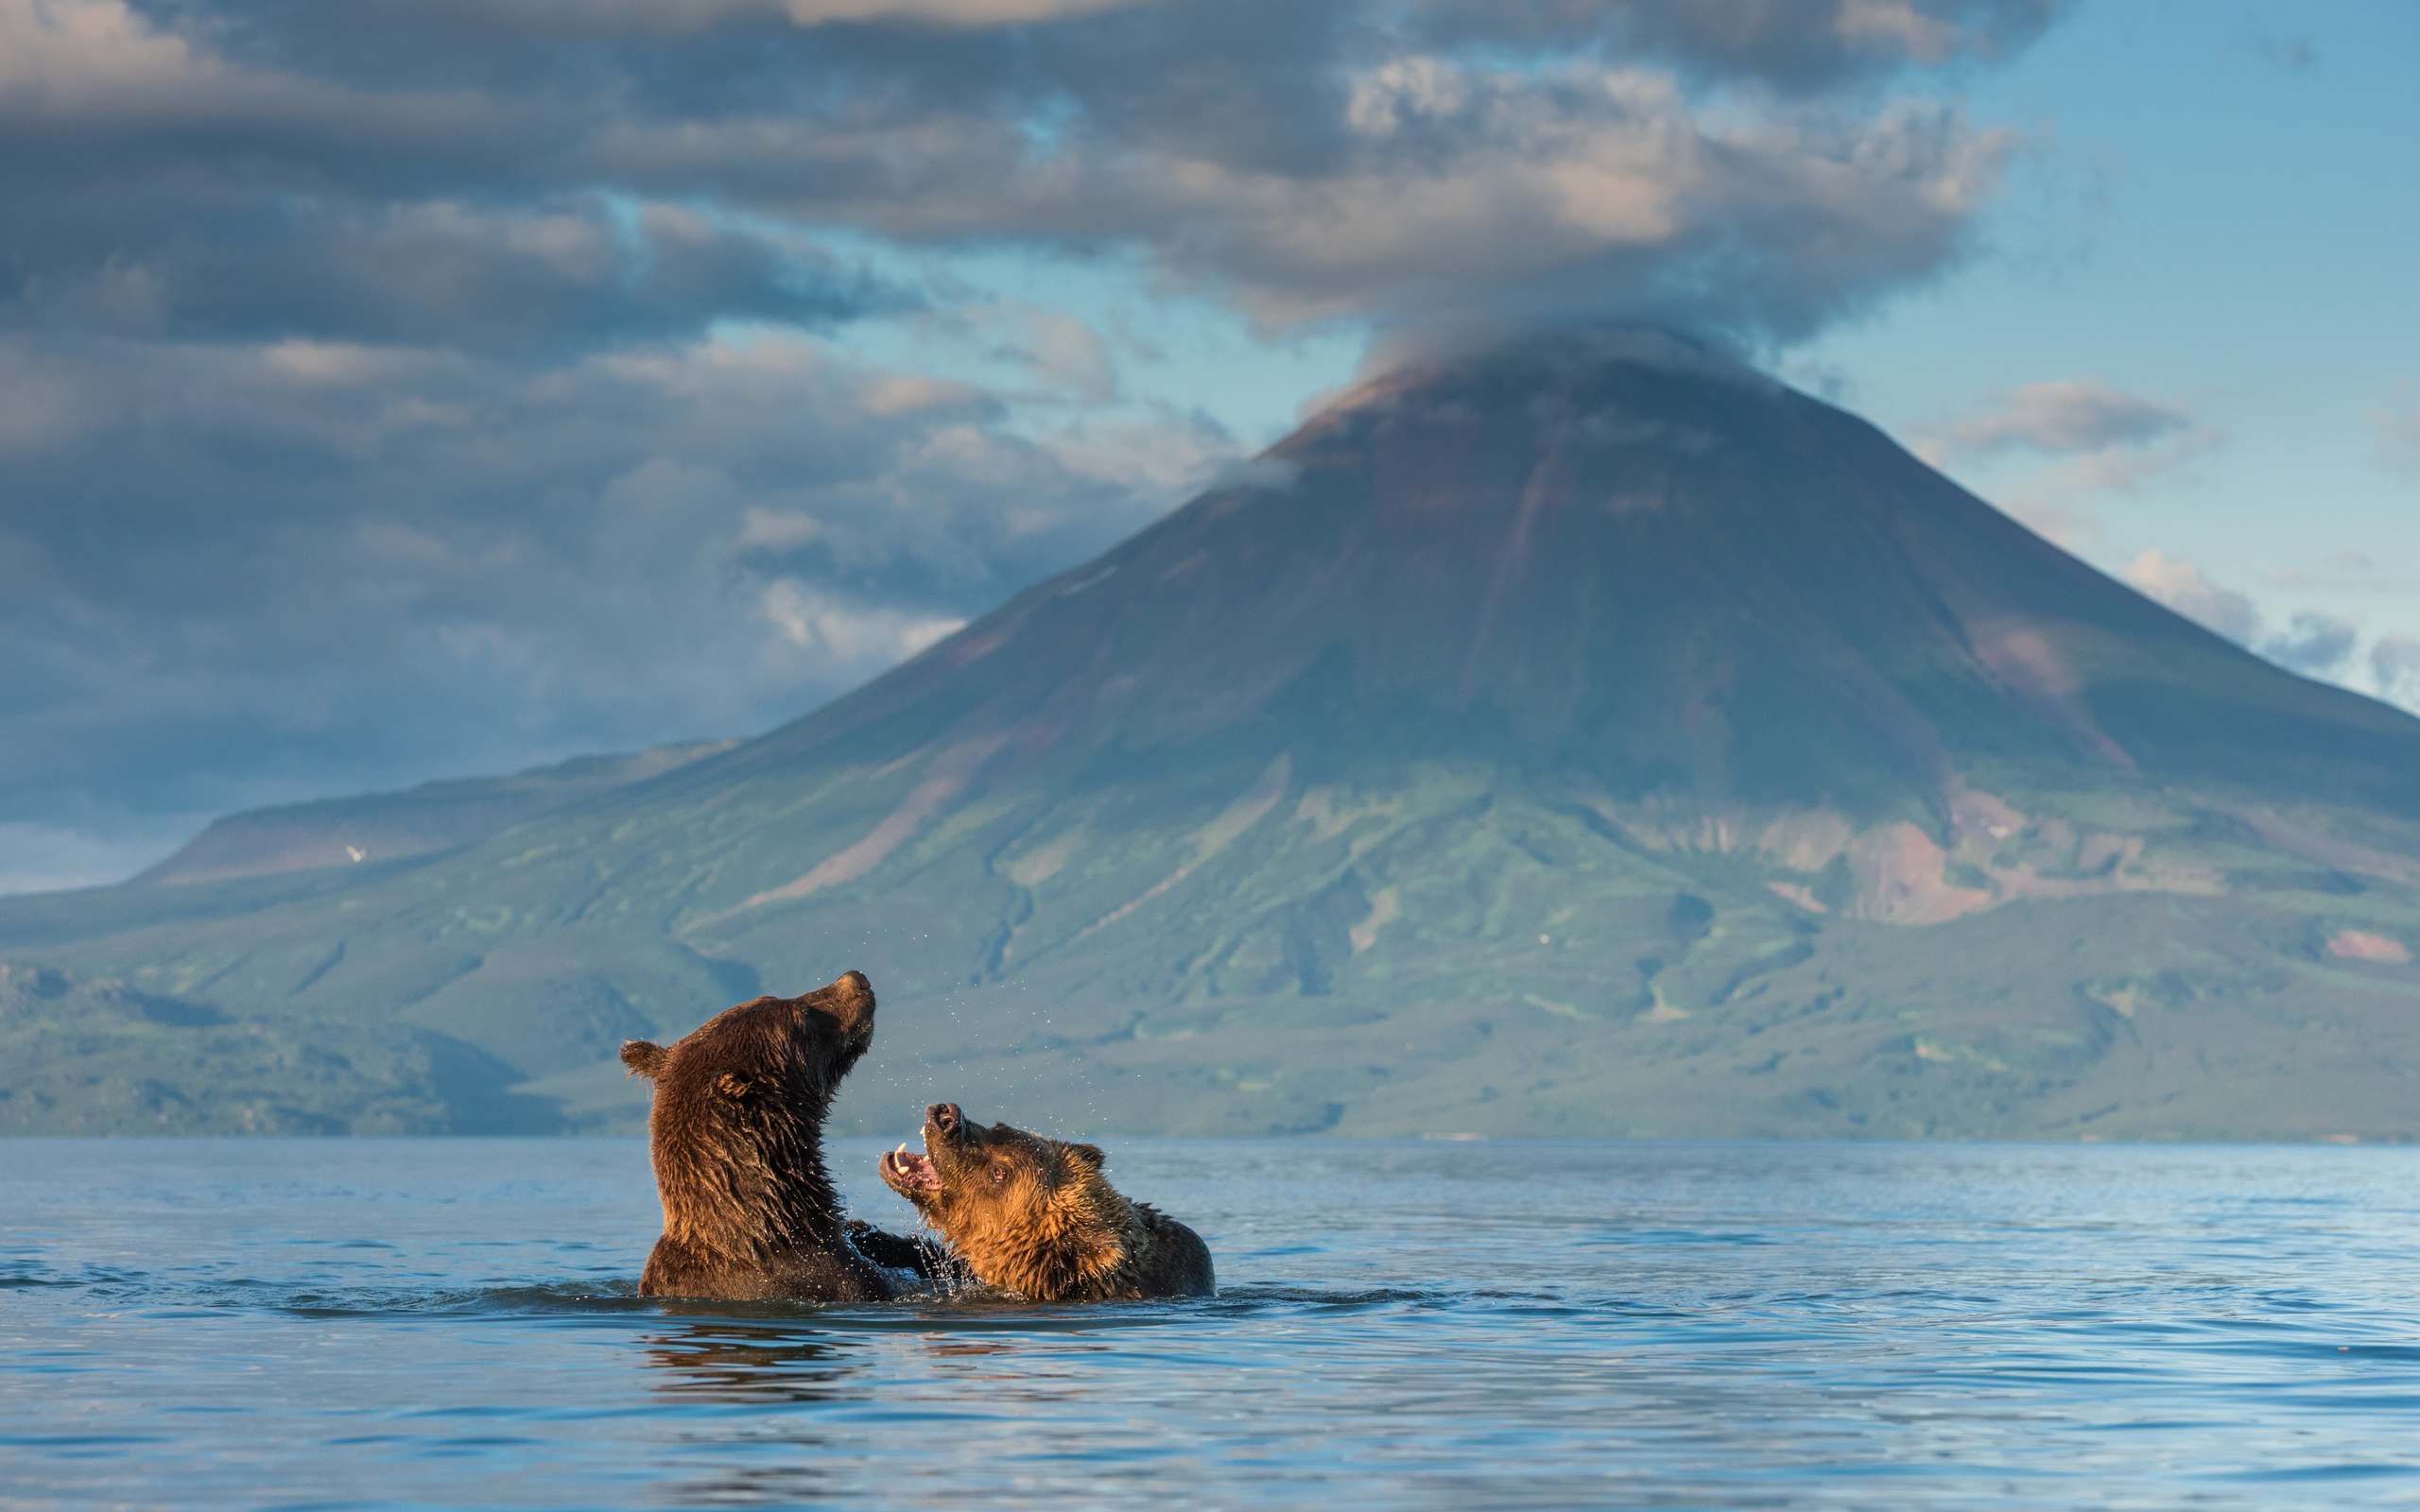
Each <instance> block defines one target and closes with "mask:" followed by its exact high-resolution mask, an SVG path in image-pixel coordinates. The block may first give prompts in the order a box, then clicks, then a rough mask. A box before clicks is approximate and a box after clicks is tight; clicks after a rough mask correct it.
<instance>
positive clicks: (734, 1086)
mask: <svg viewBox="0 0 2420 1512" xmlns="http://www.w3.org/2000/svg"><path fill="white" fill-rule="evenodd" d="M755 1086H756V1084H755V1083H754V1082H752V1081H750V1080H749V1079H748V1078H747V1077H745V1076H743V1075H741V1074H739V1073H737V1072H735V1071H726V1072H724V1073H723V1074H721V1075H719V1076H717V1077H716V1078H715V1091H718V1092H720V1093H722V1094H723V1095H724V1096H725V1097H728V1098H730V1099H731V1100H732V1101H733V1102H737V1101H739V1100H740V1099H741V1098H743V1097H745V1096H747V1095H748V1094H749V1093H750V1092H751V1091H754V1090H755Z"/></svg>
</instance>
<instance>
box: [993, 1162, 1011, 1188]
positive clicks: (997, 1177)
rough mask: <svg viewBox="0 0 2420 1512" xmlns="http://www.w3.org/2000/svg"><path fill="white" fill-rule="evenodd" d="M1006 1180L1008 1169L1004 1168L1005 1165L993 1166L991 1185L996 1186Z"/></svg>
mask: <svg viewBox="0 0 2420 1512" xmlns="http://www.w3.org/2000/svg"><path fill="white" fill-rule="evenodd" d="M1008 1178H1009V1168H1008V1167H1007V1166H1005V1165H995V1166H994V1167H992V1184H993V1185H994V1186H998V1185H999V1184H1000V1183H1001V1182H1003V1181H1006V1180H1007V1179H1008Z"/></svg>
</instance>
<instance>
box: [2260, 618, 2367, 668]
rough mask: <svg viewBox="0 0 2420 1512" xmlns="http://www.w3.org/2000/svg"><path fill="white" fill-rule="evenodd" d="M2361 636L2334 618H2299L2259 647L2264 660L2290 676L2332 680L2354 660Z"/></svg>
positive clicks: (2294, 619)
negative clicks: (2286, 671)
mask: <svg viewBox="0 0 2420 1512" xmlns="http://www.w3.org/2000/svg"><path fill="white" fill-rule="evenodd" d="M2359 634H2360V632H2359V630H2357V629H2355V628H2354V627H2352V626H2351V625H2349V624H2347V623H2345V622H2344V621H2342V620H2340V619H2338V618H2336V617H2335V616H2334V615H2332V614H2318V613H2310V612H2304V613H2300V614H2296V615H2295V616H2294V617H2293V620H2292V621H2291V623H2290V624H2289V625H2288V626H2287V627H2286V628H2285V629H2283V630H2281V631H2279V632H2277V633H2276V634H2274V635H2272V636H2270V637H2268V638H2267V639H2265V640H2263V641H2262V642H2261V643H2260V645H2259V647H2258V649H2259V652H2260V654H2261V655H2262V656H2265V657H2267V658H2268V659H2269V660H2270V661H2272V662H2276V663H2277V664H2278V665H2279V666H2281V667H2284V668H2286V669H2287V670H2288V671H2290V672H2299V673H2301V674H2303V675H2304V676H2305V677H2308V678H2325V677H2332V676H2334V675H2335V674H2337V673H2339V672H2341V671H2342V670H2344V668H2346V667H2347V666H2348V665H2350V664H2351V662H2352V660H2353V643H2354V641H2356V640H2357V639H2359Z"/></svg>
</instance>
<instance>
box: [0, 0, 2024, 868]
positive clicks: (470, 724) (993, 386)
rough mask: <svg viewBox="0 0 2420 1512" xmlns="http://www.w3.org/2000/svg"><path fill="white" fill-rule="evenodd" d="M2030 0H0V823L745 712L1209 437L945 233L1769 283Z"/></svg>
mask: <svg viewBox="0 0 2420 1512" xmlns="http://www.w3.org/2000/svg"><path fill="white" fill-rule="evenodd" d="M2062 9H2064V8H2063V7H2062V6H2061V5H2059V4H2057V3H2054V0H1504V3H1485V4H1482V3H1478V0H1340V3H1338V4H1335V5H1304V4H1300V3H1299V0H648V3H640V0H596V3H587V0H408V3H406V0H342V3H338V0H291V3H281V4H278V5H273V6H237V5H233V4H230V3H227V0H190V3H186V0H178V3H173V4H172V3H168V0H140V3H128V0H0V202H5V203H6V204H7V205H8V206H9V215H8V217H7V225H6V228H5V229H4V230H0V708H5V709H7V711H8V713H7V716H6V717H7V724H6V725H5V727H0V733H5V738H0V824H9V823H14V824H20V825H24V824H37V825H44V826H48V827H49V828H48V829H46V830H45V831H44V832H43V833H46V834H47V833H53V832H56V834H57V835H65V836H68V837H69V838H67V839H61V840H57V841H56V844H54V843H53V841H50V840H45V841H43V845H45V846H50V847H52V850H53V851H56V852H57V854H59V855H61V856H67V857H68V858H69V859H68V860H66V861H61V862H60V863H59V864H57V865H52V864H51V863H49V862H44V863H43V868H47V869H42V870H41V874H42V875H43V876H52V877H64V876H71V875H72V876H82V875H84V874H85V873H84V872H82V871H79V870H78V869H77V868H78V867H82V866H85V865H86V863H85V862H83V861H77V860H75V859H74V857H75V856H78V855H82V856H87V857H89V856H93V855H100V854H103V853H104V850H95V849H93V848H95V847H100V848H104V849H105V848H106V847H107V846H110V845H116V844H119V843H121V842H120V840H119V839H118V838H113V837H116V836H123V835H130V834H138V833H140V834H150V835H154V838H155V839H156V835H155V834H154V832H153V831H151V830H145V829H143V828H142V826H143V825H145V824H156V823H167V822H170V821H171V820H174V821H175V822H180V823H182V822H184V820H185V819H186V818H189V817H190V816H194V815H197V814H203V813H208V812H212V811H215V810H222V809H225V808H228V807H233V806H236V805H239V804H245V803H252V802H261V801H271V800H283V799H292V798H297V797H303V796H310V795H314V794H319V793H327V792H333V791H345V790H360V789H364V788H370V787H378V786H388V785H397V784H402V783H405V782H412V781H417V780H420V779H423V778H427V777H432V776H439V775H446V774H454V773H466V772H475V771H483V770H502V769H510V768H514V767H519V766H527V765H532V764H534V763H536V762H539V761H543V760H547V759H551V758H554V757H559V756H562V755H566V754H570V753H573V752H575V751H578V750H580V749H595V748H608V747H621V748H630V747H638V746H644V745H648V744H651V743H654V742H657V741H661V740H665V739H670V738H678V737H683V736H691V735H700V734H725V733H737V732H744V731H750V730H759V729H763V728H766V727H767V726H769V725H771V724H774V723H777V722H779V721H780V720H782V719H785V718H787V717H790V716H793V715H795V714H797V713H801V712H803V711H804V710H805V709H807V708H809V707H812V706H813V705H814V704H816V703H818V702H820V701H821V700H822V699H824V698H826V697H828V696H832V695H833V694H835V693H837V692H838V691H841V690H842V689H843V688H845V687H846V686H848V685H850V684H851V683H853V682H854V681H856V679H860V678H862V677H863V676H865V675H867V674H868V673H869V672H871V671H873V670H875V669H877V668H879V667H880V666H881V665H883V664H885V663H886V662H890V661H891V660H895V659H896V658H898V657H900V656H903V655H907V654H910V653H912V652H913V651H914V650H915V649H916V648H917V647H918V646H920V645H922V644H928V643H929V641H930V640H931V639H932V638H933V637H934V636H936V635H939V634H942V633H943V632H944V631H945V630H946V628H947V627H950V626H952V625H955V624H957V623H959V622H961V621H963V620H965V619H966V618H968V617H969V616H971V615H974V614H977V613H980V612H982V611H984V610H988V609H989V608H991V607H992V606H993V605H994V604H996V603H997V602H999V601H1000V600H1001V599H1003V598H1005V597H1006V596H1008V595H1009V594H1010V593H1012V592H1014V591H1015V590H1016V589H1018V588H1020V587H1022V586H1024V585H1026V584H1028V583H1030V582H1032V581H1034V580H1036V579H1038V578H1040V577H1042V576H1046V575H1048V574H1049V573H1051V572H1055V571H1058V570H1060V569H1062V568H1063V567H1065V566H1067V565H1068V564H1070V563H1071V562H1073V561H1075V560H1077V559H1080V558H1081V557H1083V556H1084V555H1086V554H1088V553H1090V552H1092V551H1094V550H1097V549H1098V548H1100V547H1101V546H1104V545H1106V544H1107V543H1109V542H1110V541H1113V540H1115V539H1116V538H1117V537H1119V536H1121V535H1124V534H1126V533H1127V532H1129V531H1130V530H1132V528H1134V527H1136V526H1137V525H1139V524H1142V523H1143V522H1145V521H1146V520H1148V519H1150V518H1151V517H1152V516H1153V515H1155V514H1156V513H1157V512H1159V511H1161V510H1163V509H1165V508H1166V507H1168V506H1169V505H1171V504H1173V503H1174V502H1176V501H1177V500H1178V499H1180V498H1181V497H1182V496H1183V495H1184V492H1185V491H1186V490H1189V489H1191V488H1193V487H1196V486H1199V485H1200V484H1201V482H1202V481H1203V480H1205V479H1208V478H1210V477H1213V476H1215V475H1219V471H1220V469H1222V468H1226V467H1229V466H1231V465H1233V464H1235V463H1236V462H1237V461H1238V460H1239V452H1240V450H1241V448H1239V446H1238V445H1237V443H1236V439H1235V438H1233V437H1231V436H1229V435H1228V434H1226V432H1225V431H1224V430H1223V429H1222V428H1221V427H1220V426H1219V425H1218V424H1217V423H1216V422H1215V421H1210V420H1208V419H1207V418H1205V417H1203V416H1201V415H1200V414H1197V413H1190V412H1186V411H1184V410H1181V409H1179V408H1176V407H1173V406H1170V405H1168V404H1164V403H1157V402H1154V401H1152V400H1150V399H1149V398H1143V397H1137V396H1135V395H1134V394H1133V393H1132V391H1131V385H1130V384H1129V382H1128V381H1127V380H1128V377H1129V374H1128V372H1127V370H1126V369H1123V368H1122V367H1121V363H1123V362H1125V361H1127V360H1129V359H1131V358H1132V355H1133V354H1134V352H1135V350H1136V348H1137V345H1138V343H1137V342H1136V341H1134V340H1133V339H1131V338H1129V337H1127V336H1123V335H1115V333H1114V332H1113V334H1112V335H1104V330H1105V329H1110V328H1112V327H1114V325H1115V322H1114V321H1100V322H1095V321H1091V320H1087V319H1085V318H1081V317H1080V314H1079V313H1078V312H1077V311H1075V310H1072V309H1068V308H1063V307H1061V306H1060V305H1059V304H1055V303H1051V302H1047V301H1043V300H1040V299H1029V298H1011V297H1008V296H1006V295H1004V294H1002V293H1001V292H1000V291H999V290H997V289H995V288H989V287H977V286H976V283H975V282H974V281H973V280H972V279H971V278H969V277H961V276H960V274H961V272H962V271H963V269H964V268H965V267H966V266H974V265H976V264H978V263H980V261H981V260H982V259H985V258H994V259H996V258H1002V257H1009V258H1022V259H1025V260H1026V261H1027V264H1028V266H1039V265H1042V264H1049V265H1051V266H1059V267H1063V268H1065V269H1069V270H1072V271H1073V272H1075V273H1076V274H1077V275H1078V276H1079V277H1080V276H1081V275H1082V273H1083V270H1085V269H1088V268H1093V267H1109V268H1115V269H1118V270H1120V275H1121V276H1128V275H1133V276H1138V277H1139V278H1140V279H1141V280H1143V281H1144V282H1146V283H1149V284H1150V286H1151V287H1153V288H1155V289H1156V290H1159V291H1161V292H1175V293H1182V294H1184V295H1187V296H1189V297H1199V298H1200V299H1202V300H1206V301H1209V302H1210V303H1211V304H1212V305H1213V306H1218V305H1219V304H1220V303H1221V302H1223V306H1224V307H1225V308H1226V309H1227V310H1229V311H1231V312H1236V314H1238V315H1240V317H1241V318H1248V319H1249V320H1251V321H1253V322H1255V323H1256V327H1257V329H1258V330H1259V331H1260V332H1261V333H1263V334H1265V335H1266V334H1279V333H1292V332H1303V331H1307V330H1310V329H1312V328H1322V329H1327V330H1330V331H1333V330H1336V329H1342V330H1347V331H1356V332H1357V331H1361V330H1364V329H1372V330H1379V331H1385V332H1390V333H1396V334H1404V333H1410V332H1416V331H1418V330H1424V329H1428V330H1433V329H1441V328H1444V327H1447V326H1451V327H1454V328H1456V329H1468V328H1470V327H1473V326H1482V327H1487V328H1490V329H1495V330H1501V329H1502V328H1504V327H1506V326H1526V325H1534V324H1550V325H1557V326H1561V325H1565V324H1568V323H1569V322H1571V321H1574V320H1578V319H1585V318H1602V317H1628V316H1641V317H1650V318H1655V319H1657V320H1661V321H1666V322H1668V323H1672V324H1676V325H1681V326H1688V327H1693V328H1697V329H1700V330H1703V331H1708V332H1713V333H1717V334H1720V335H1727V336H1730V337H1734V338H1737V339H1738V340H1741V341H1745V342H1771V341H1777V340H1788V339H1789V338H1791V337H1793V336H1797V335H1805V334H1806V333H1808V332H1811V331H1813V330H1816V329H1818V328H1820V327H1822V326H1823V325H1824V323H1825V322H1827V321H1831V320H1834V319H1837V318H1841V317H1843V316H1847V315H1853V314H1856V313H1858V312H1860V311H1862V310H1865V309H1867V308H1869V307H1871V306H1873V305H1874V304H1875V303H1876V301H1881V300H1884V299H1887V298H1888V297H1889V296H1890V295H1892V294H1893V292H1895V291H1898V290H1902V289H1906V288H1909V287H1911V286H1914V285H1917V284H1921V283H1924V282H1925V281H1927V279H1930V278H1932V277H1934V276H1935V275H1937V274H1938V273H1939V272H1941V271H1942V270H1943V269H1945V268H1946V267H1949V266H1954V265H1955V264H1956V263H1957V261H1958V260H1959V259H1960V258H1961V257H1962V255H1964V253H1965V252H1966V250H1967V249H1968V248H1969V245H1970V241H1971V234H1972V228H1973V226H1974V223H1975V220H1976V217H1977V215H1978V214H1979V211H1980V210H1981V209H1982V208H1983V207H1984V206H1985V205H1986V204H1988V203H1989V202H1990V201H1991V199H1992V198H1993V196H1994V195H1995V193H1996V192H1997V185H1998V183H1999V180H2000V177H2001V175H2002V173H2003V171H2004V168H2005V166H2006V165H2007V163H2009V162H2010V160H2011V158H2012V156H2013V155H2014V154H2015V153H2017V152H2018V151H2020V150H2022V143H2021V142H2020V141H2019V140H2018V139H2016V138H2015V137H2013V136H2011V135H2009V134H2008V133H2006V132H2003V131H1999V130H1996V129H1992V128H1991V127H1989V126H1988V125H1986V124H1981V123H1978V122H1977V121H1974V120H1972V119H1970V118H1969V117H1968V115H1967V114H1966V113H1965V112H1964V111H1962V109H1961V108H1960V107H1959V105H1958V104H1957V103H1956V91H1957V88H1958V85H1959V82H1960V80H1961V79H1962V77H1964V76H1965V75H1966V73H1967V72H1969V71H1971V70H1973V69H1976V68H1979V67H1982V66H1986V65H1988V64H1990V63H1992V62H1993V61H1995V60H2000V59H2004V58H2006V57H2009V56H2011V55H2012V54H2014V52H2016V51H2017V50H2020V49H2022V48H2023V47H2025V46H2026V45H2028V44H2029V43H2031V41H2032V40H2033V39H2034V38H2036V37H2038V36H2039V35H2041V34H2042V33H2043V31H2044V30H2045V29H2046V28H2047V27H2048V26H2050V25H2052V24H2053V22H2054V21H2055V19H2056V17H2057V16H2058V14H2059V13H2060V12H2061V10H2062ZM953 260H957V261H953ZM1026 292H1028V293H1030V290H1028V291H1026ZM1231 318H1234V317H1233V316H1231ZM875 326H880V327H882V328H883V329H887V330H890V331H892V332H893V333H894V334H896V333H906V335H905V336H904V337H903V338H902V339H901V340H900V341H899V342H898V343H896V344H895V346H894V348H893V349H892V350H894V351H896V352H898V354H897V355H895V356H893V357H891V358H890V359H886V360H879V361H878V360H875V359H873V358H872V357H866V358H862V359H850V358H846V357H843V356H841V355H839V354H838V353H839V352H841V351H843V350H849V348H848V347H847V343H848V342H849V341H850V340H851V339H852V337H853V335H854V334H858V333H863V332H864V331H866V330H869V329H872V328H873V327H875ZM942 335H946V336H947V339H946V340H936V341H935V342H934V343H933V345H934V346H936V347H938V348H942V349H947V350H949V351H953V352H961V353H973V355H971V356H966V357H964V358H963V360H959V359H955V358H953V359H950V360H946V361H945V360H942V359H939V358H931V359H929V360H927V359H926V356H925V351H924V348H925V343H923V342H921V341H920V340H919V339H918V338H919V337H920V336H936V337H939V336H942ZM878 346H879V343H878V342H875V343H873V345H869V346H861V347H859V348H857V349H856V350H860V351H870V350H874V348H875V347H878ZM953 363H955V366H953ZM28 833H30V832H28ZM125 843H128V844H132V843H134V842H131V841H128V842H125ZM78 845H81V846H84V847H86V849H85V850H84V851H76V850H75V849H74V848H75V847H76V846H78ZM60 847H65V848H66V849H64V850H61V849H59V848H60ZM46 853H47V852H46ZM112 853H113V852H112ZM94 864H95V865H98V863H94ZM113 864H114V863H112V865H113ZM27 874H28V875H30V874H32V873H27Z"/></svg>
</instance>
